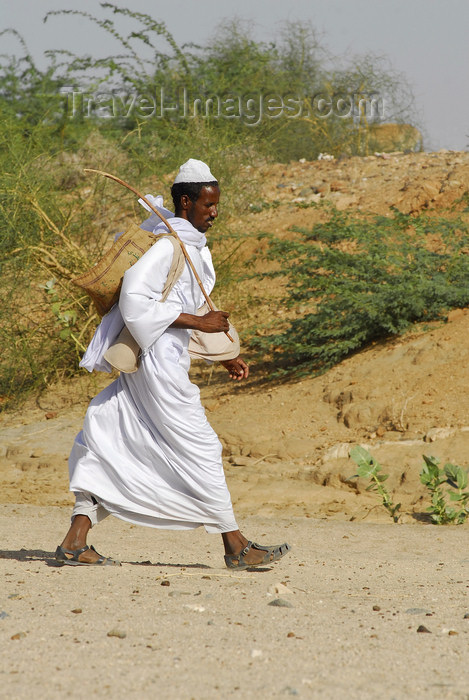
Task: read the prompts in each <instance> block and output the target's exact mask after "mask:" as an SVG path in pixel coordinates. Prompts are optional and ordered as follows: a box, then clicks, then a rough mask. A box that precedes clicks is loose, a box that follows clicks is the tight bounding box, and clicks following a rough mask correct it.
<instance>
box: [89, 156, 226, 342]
mask: <svg viewBox="0 0 469 700" xmlns="http://www.w3.org/2000/svg"><path fill="white" fill-rule="evenodd" d="M84 172H85V173H97V174H98V175H104V177H108V178H109V179H110V180H114V181H115V182H118V183H119V185H123V186H124V187H127V189H128V190H130V191H131V192H133V193H134V194H136V195H137V197H139V198H140V199H141V200H142V201H143V202H145V204H147V205H148V206H149V207H150V209H151V210H152V211H153V212H154V213H155V214H156V215H157V216H159V217H160V219H161V221H162V222H163V223H164V225H165V226H167V228H168V231H169V232H170V234H171V235H172V236H174V238H176V239H177V241H178V242H179V244H180V246H181V250H182V252H183V255H184V257H185V258H186V260H187V262H188V265H189V267H190V268H191V270H192V272H193V273H194V277H195V279H196V280H197V284H198V285H199V287H200V291H201V292H202V294H203V295H204V297H205V301H206V302H207V304H208V305H209V307H210V310H211V311H215V308H214V306H213V304H212V300H211V299H210V297H209V295H208V294H207V292H206V291H205V289H204V285H203V284H202V280H201V279H200V277H199V275H198V272H197V270H196V269H195V267H194V263H193V262H192V260H191V258H190V255H189V253H188V252H187V250H186V246H185V245H184V243H183V242H182V241H181V239H180V238H179V236H178V235H177V233H176V231H175V230H174V229H173V228H172V226H171V225H170V224H169V222H168V220H167V219H166V218H165V217H164V216H163V214H161V213H160V212H159V211H158V209H157V208H156V207H154V206H153V204H152V203H151V202H149V201H148V199H147V198H146V197H145V196H144V195H143V194H140V192H139V191H138V190H136V189H135V187H132V185H129V184H128V182H124V180H121V179H120V178H119V177H116V176H115V175H111V173H105V172H104V171H103V170H95V169H94V168H85V169H84ZM225 335H226V336H227V337H228V338H229V339H230V340H231V342H232V343H234V340H233V338H232V337H231V335H230V334H229V333H228V331H225Z"/></svg>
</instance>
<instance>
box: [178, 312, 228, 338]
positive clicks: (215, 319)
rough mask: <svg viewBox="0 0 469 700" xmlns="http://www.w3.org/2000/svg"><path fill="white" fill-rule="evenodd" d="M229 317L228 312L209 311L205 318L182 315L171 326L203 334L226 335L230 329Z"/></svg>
mask: <svg viewBox="0 0 469 700" xmlns="http://www.w3.org/2000/svg"><path fill="white" fill-rule="evenodd" d="M229 315H230V314H229V313H227V312H226V311H209V312H208V314H204V315H203V316H196V315H194V314H184V313H182V314H179V316H178V318H177V319H176V320H175V321H173V323H172V324H171V326H172V327H173V328H190V329H194V330H196V331H202V332H203V333H224V332H225V331H227V330H228V329H229V327H230V324H229V323H228V316H229Z"/></svg>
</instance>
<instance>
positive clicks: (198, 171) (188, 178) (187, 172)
mask: <svg viewBox="0 0 469 700" xmlns="http://www.w3.org/2000/svg"><path fill="white" fill-rule="evenodd" d="M216 180H217V178H216V177H214V176H213V175H212V173H211V172H210V168H209V167H208V165H207V164H206V163H204V162H203V161H202V160H196V159H195V158H189V160H188V161H186V162H185V163H183V164H182V165H181V167H180V168H179V172H178V174H177V175H176V177H175V180H174V184H176V183H177V182H216Z"/></svg>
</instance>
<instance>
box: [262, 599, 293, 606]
mask: <svg viewBox="0 0 469 700" xmlns="http://www.w3.org/2000/svg"><path fill="white" fill-rule="evenodd" d="M268 605H273V606H274V607H276V608H292V607H293V605H292V604H291V603H290V602H289V601H288V600H284V599H283V598H275V600H271V601H270V603H268Z"/></svg>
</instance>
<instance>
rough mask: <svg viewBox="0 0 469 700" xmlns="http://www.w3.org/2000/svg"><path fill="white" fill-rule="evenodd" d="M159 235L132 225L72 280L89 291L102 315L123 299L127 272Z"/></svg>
mask: <svg viewBox="0 0 469 700" xmlns="http://www.w3.org/2000/svg"><path fill="white" fill-rule="evenodd" d="M157 240H158V238H157V237H156V236H155V235H154V234H153V233H151V232H150V231H144V230H143V229H141V228H140V227H139V226H137V224H132V225H131V226H130V228H128V229H127V231H126V232H125V233H123V234H122V235H121V236H119V238H118V239H117V241H115V242H114V243H113V245H112V246H111V247H110V248H109V250H108V251H107V253H105V254H104V255H103V257H102V258H101V260H99V262H97V263H96V265H95V266H94V267H92V268H91V269H90V270H88V272H85V273H84V274H83V275H80V277H76V278H75V279H73V280H72V282H73V284H75V285H76V286H77V287H80V288H81V289H84V290H85V292H87V293H88V294H89V296H90V297H91V299H92V300H93V302H94V305H95V306H96V310H97V312H98V314H99V315H100V316H104V314H107V312H108V311H109V310H110V309H111V308H112V306H113V305H114V304H115V303H116V301H117V300H118V299H119V293H120V289H121V286H122V278H123V277H124V272H125V271H126V270H128V269H129V267H132V265H134V264H135V263H136V262H137V260H140V258H141V257H142V255H143V254H144V253H146V252H147V250H149V248H151V246H152V245H153V244H154V243H156V241H157Z"/></svg>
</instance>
